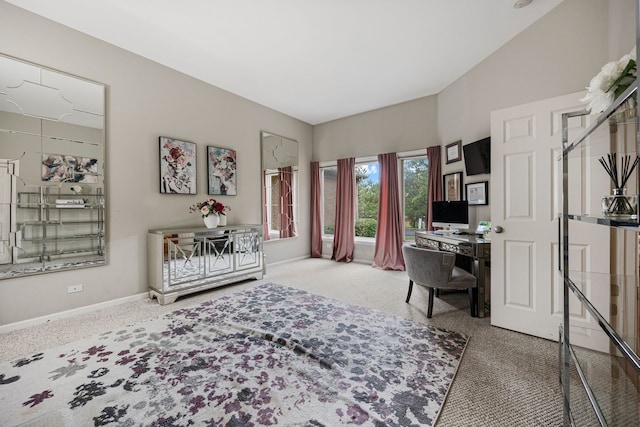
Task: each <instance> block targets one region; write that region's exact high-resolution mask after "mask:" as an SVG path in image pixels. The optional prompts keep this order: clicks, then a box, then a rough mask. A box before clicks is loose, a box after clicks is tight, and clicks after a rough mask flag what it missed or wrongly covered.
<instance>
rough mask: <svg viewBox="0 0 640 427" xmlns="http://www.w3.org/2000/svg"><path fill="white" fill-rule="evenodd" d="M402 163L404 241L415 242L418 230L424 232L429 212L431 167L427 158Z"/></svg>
mask: <svg viewBox="0 0 640 427" xmlns="http://www.w3.org/2000/svg"><path fill="white" fill-rule="evenodd" d="M400 161H401V163H402V181H403V182H402V184H403V185H402V188H403V190H402V193H403V204H404V208H403V212H404V240H414V239H415V232H416V230H424V229H425V227H426V224H425V215H426V211H427V186H428V183H429V167H428V163H427V158H426V157H412V158H405V159H401V160H400Z"/></svg>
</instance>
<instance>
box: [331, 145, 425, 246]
mask: <svg viewBox="0 0 640 427" xmlns="http://www.w3.org/2000/svg"><path fill="white" fill-rule="evenodd" d="M398 161H399V163H400V164H399V165H398V166H399V168H400V170H401V171H402V173H401V174H400V175H399V176H398V180H399V184H400V185H399V188H400V191H402V204H403V206H402V210H403V212H404V239H405V240H414V235H415V231H416V230H420V229H422V230H424V229H425V226H426V225H425V224H426V222H425V221H426V206H427V188H428V178H429V167H428V161H427V157H426V156H425V155H416V154H415V153H411V154H410V155H404V156H401V155H399V156H398ZM320 173H321V182H322V201H321V203H322V208H321V210H322V234H323V235H324V236H333V234H334V230H335V211H336V177H337V173H338V169H337V167H336V166H333V165H332V166H323V167H321V168H320ZM379 186H380V176H379V165H378V162H357V160H356V189H357V195H356V197H357V212H356V226H355V230H354V233H355V236H357V237H360V238H372V239H373V238H375V235H376V231H377V209H378V192H379Z"/></svg>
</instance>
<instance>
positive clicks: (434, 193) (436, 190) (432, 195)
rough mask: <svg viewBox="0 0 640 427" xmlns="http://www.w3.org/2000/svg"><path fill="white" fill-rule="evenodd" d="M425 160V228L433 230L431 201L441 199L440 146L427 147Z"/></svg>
mask: <svg viewBox="0 0 640 427" xmlns="http://www.w3.org/2000/svg"><path fill="white" fill-rule="evenodd" d="M427 162H428V164H429V184H428V189H427V218H426V219H427V230H433V226H432V225H431V218H432V217H433V212H432V211H431V202H433V201H434V200H442V165H441V164H440V146H439V145H435V146H433V147H427Z"/></svg>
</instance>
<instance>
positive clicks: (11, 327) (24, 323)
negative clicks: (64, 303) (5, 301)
mask: <svg viewBox="0 0 640 427" xmlns="http://www.w3.org/2000/svg"><path fill="white" fill-rule="evenodd" d="M145 298H149V292H143V293H141V294H136V295H131V296H128V297H123V298H118V299H113V300H109V301H105V302H100V303H97V304H91V305H87V306H84V307H78V308H73V309H71V310H65V311H61V312H58V313H53V314H47V315H46V316H40V317H34V318H33V319H27V320H21V321H19V322H14V323H8V324H6V325H0V334H3V333H7V332H12V331H15V330H18V329H24V328H28V327H30V326H35V325H41V324H43V323H46V322H48V321H50V320H55V319H63V318H65V317H71V316H75V315H77V314H84V313H89V312H94V311H96V310H100V309H103V308H107V307H112V306H114V305H119V304H122V303H125V302H130V301H138V300H141V299H145Z"/></svg>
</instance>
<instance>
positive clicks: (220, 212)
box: [189, 199, 231, 228]
mask: <svg viewBox="0 0 640 427" xmlns="http://www.w3.org/2000/svg"><path fill="white" fill-rule="evenodd" d="M230 210H231V209H230V208H229V206H225V205H223V204H222V203H220V202H218V201H217V200H216V199H209V200H205V201H204V202H199V203H195V204H193V205H191V206H190V207H189V212H191V213H193V212H200V214H201V215H202V219H203V220H204V224H205V226H206V227H207V228H216V227H217V226H218V224H219V223H220V217H221V216H225V215H226V214H225V212H228V211H230ZM225 219H226V218H225Z"/></svg>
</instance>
